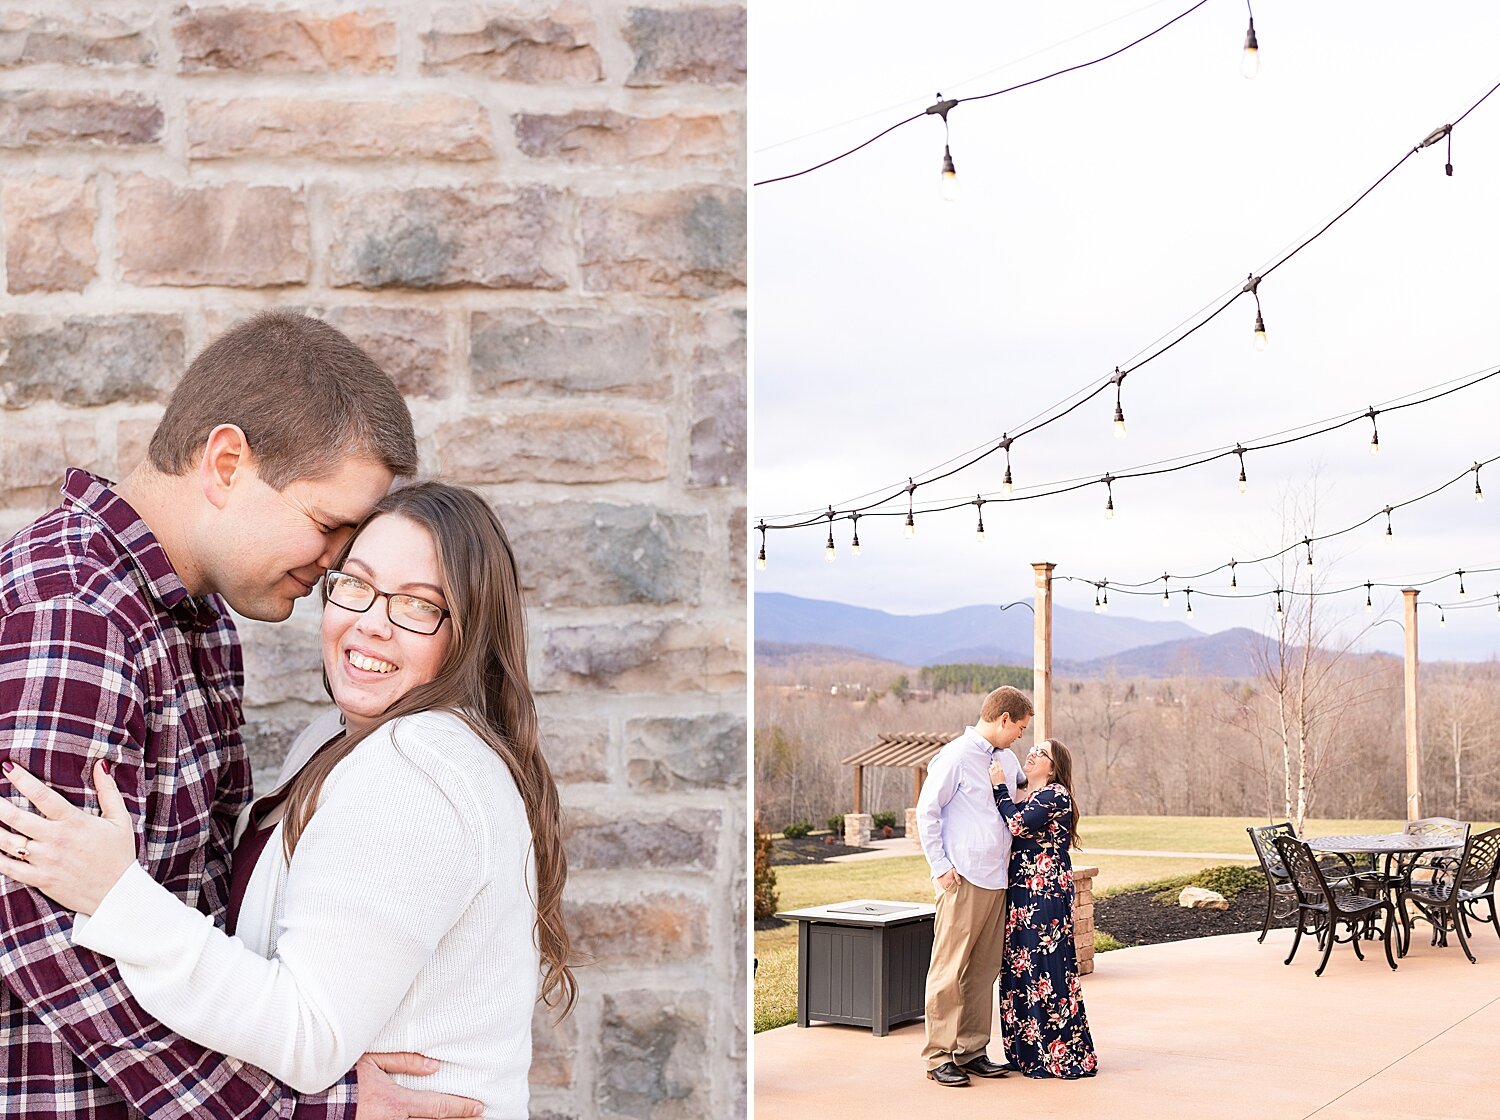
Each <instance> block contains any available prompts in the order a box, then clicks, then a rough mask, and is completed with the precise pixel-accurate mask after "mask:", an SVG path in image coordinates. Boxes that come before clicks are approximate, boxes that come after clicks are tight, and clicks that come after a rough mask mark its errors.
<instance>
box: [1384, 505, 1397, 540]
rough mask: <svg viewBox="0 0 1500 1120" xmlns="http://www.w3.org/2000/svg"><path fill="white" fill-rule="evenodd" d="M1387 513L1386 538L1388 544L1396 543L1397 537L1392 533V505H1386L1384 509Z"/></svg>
mask: <svg viewBox="0 0 1500 1120" xmlns="http://www.w3.org/2000/svg"><path fill="white" fill-rule="evenodd" d="M1382 512H1383V513H1384V514H1385V539H1386V543H1387V544H1394V543H1395V541H1396V538H1395V536H1394V535H1392V533H1391V507H1390V506H1386V507H1385V509H1384V510H1383V511H1382Z"/></svg>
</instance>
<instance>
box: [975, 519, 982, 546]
mask: <svg viewBox="0 0 1500 1120" xmlns="http://www.w3.org/2000/svg"><path fill="white" fill-rule="evenodd" d="M974 539H975V540H976V541H978V542H979V543H980V544H983V543H984V522H983V521H981V522H980V523H979V528H978V529H976V530H975V532H974Z"/></svg>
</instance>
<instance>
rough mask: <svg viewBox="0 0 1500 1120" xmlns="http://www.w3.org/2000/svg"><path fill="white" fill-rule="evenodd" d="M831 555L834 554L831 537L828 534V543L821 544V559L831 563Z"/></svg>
mask: <svg viewBox="0 0 1500 1120" xmlns="http://www.w3.org/2000/svg"><path fill="white" fill-rule="evenodd" d="M833 556H834V549H833V538H832V537H831V536H830V537H829V538H828V543H827V544H826V545H824V546H823V559H824V560H825V561H826V562H827V563H829V564H832V563H833Z"/></svg>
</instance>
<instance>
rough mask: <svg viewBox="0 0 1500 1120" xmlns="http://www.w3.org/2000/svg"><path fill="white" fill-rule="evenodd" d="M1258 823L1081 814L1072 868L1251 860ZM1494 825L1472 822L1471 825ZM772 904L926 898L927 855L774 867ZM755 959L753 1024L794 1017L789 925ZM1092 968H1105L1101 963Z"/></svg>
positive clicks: (1105, 887)
mask: <svg viewBox="0 0 1500 1120" xmlns="http://www.w3.org/2000/svg"><path fill="white" fill-rule="evenodd" d="M1265 823H1266V822H1265V821H1264V820H1262V819H1260V818H1254V817H1085V818H1084V820H1083V842H1084V847H1083V848H1082V849H1080V850H1079V851H1078V852H1077V853H1075V855H1074V857H1073V863H1074V865H1075V866H1079V867H1085V866H1087V867H1097V868H1099V875H1098V876H1097V878H1095V880H1094V890H1095V892H1096V893H1099V894H1112V893H1114V892H1116V891H1119V890H1123V889H1126V888H1129V887H1133V886H1137V885H1139V884H1141V883H1149V882H1153V881H1155V880H1157V879H1164V878H1167V877H1168V876H1172V875H1187V874H1190V873H1192V872H1194V871H1199V870H1201V869H1203V868H1205V867H1214V866H1218V865H1221V864H1224V863H1226V862H1229V861H1227V860H1223V859H1207V858H1205V859H1202V860H1194V859H1180V858H1176V857H1168V856H1105V855H1097V854H1095V852H1094V851H1092V850H1091V849H1098V848H1126V849H1134V850H1139V851H1160V852H1242V853H1243V860H1244V862H1246V863H1254V862H1255V856H1254V853H1253V852H1252V851H1251V849H1250V838H1249V836H1247V835H1246V834H1245V828H1246V827H1247V826H1249V825H1261V824H1265ZM1403 823H1404V822H1402V821H1397V820H1385V821H1349V820H1343V821H1340V820H1309V821H1308V822H1307V826H1306V829H1305V833H1306V835H1308V836H1330V835H1334V834H1336V833H1346V832H1399V831H1400V830H1401V826H1402V824H1403ZM1493 827H1495V826H1494V825H1493V824H1490V823H1478V822H1476V823H1475V824H1474V830H1475V831H1476V832H1478V831H1482V830H1484V829H1487V828H1493ZM776 889H777V894H778V897H779V900H780V904H779V907H778V908H779V909H781V910H796V909H800V908H802V907H805V906H821V905H823V904H825V903H830V902H843V901H846V900H848V899H852V898H889V899H893V900H896V901H899V902H931V901H932V884H931V880H930V879H929V878H928V869H927V861H926V860H924V859H923V858H922V857H921V856H901V857H897V858H892V859H876V860H868V861H861V862H857V863H823V864H810V865H804V866H797V867H778V868H776ZM755 955H756V957H757V959H758V960H759V961H760V966H759V969H758V971H757V973H756V979H755V1029H756V1030H757V1031H763V1030H770V1029H771V1028H773V1027H781V1026H785V1025H786V1024H788V1023H791V1022H794V1021H795V1020H796V1017H797V927H796V924H795V923H792V924H791V925H788V926H786V927H784V928H782V929H775V930H763V931H759V932H757V933H756V934H755ZM1099 967H1101V968H1105V967H1108V964H1107V962H1106V963H1104V964H1101V965H1100V966H1099Z"/></svg>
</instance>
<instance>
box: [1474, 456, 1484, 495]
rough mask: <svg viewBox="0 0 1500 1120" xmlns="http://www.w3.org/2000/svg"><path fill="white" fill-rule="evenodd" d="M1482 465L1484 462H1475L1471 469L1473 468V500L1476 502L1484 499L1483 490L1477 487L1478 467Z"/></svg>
mask: <svg viewBox="0 0 1500 1120" xmlns="http://www.w3.org/2000/svg"><path fill="white" fill-rule="evenodd" d="M1483 465H1484V464H1482V463H1475V464H1474V467H1473V470H1474V500H1475V501H1476V502H1482V501H1484V491H1483V490H1481V489H1480V488H1479V468H1480V467H1481V466H1483Z"/></svg>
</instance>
